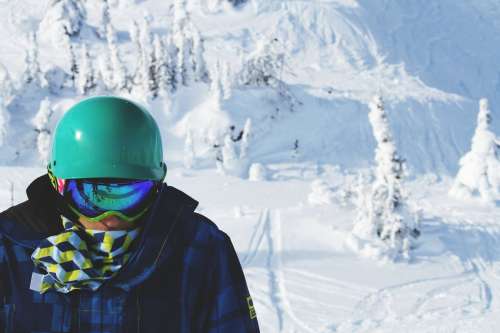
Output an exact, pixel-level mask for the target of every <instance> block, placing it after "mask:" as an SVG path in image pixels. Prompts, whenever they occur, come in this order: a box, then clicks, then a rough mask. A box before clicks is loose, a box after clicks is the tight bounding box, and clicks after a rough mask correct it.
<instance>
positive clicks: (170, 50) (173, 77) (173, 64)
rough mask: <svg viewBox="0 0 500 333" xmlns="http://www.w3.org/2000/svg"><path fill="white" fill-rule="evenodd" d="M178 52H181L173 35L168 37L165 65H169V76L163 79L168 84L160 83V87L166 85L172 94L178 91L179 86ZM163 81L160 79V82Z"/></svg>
mask: <svg viewBox="0 0 500 333" xmlns="http://www.w3.org/2000/svg"><path fill="white" fill-rule="evenodd" d="M178 52H179V50H178V49H177V46H175V43H174V41H173V37H172V35H168V36H167V38H166V42H165V57H166V60H165V63H166V64H167V76H166V77H164V78H163V79H166V82H165V83H160V85H162V84H166V85H167V86H168V87H169V88H170V92H172V93H174V92H175V91H176V90H177V87H178V84H179V83H178V81H177V68H178V66H177V58H178ZM161 79H162V78H161V77H160V80H161Z"/></svg>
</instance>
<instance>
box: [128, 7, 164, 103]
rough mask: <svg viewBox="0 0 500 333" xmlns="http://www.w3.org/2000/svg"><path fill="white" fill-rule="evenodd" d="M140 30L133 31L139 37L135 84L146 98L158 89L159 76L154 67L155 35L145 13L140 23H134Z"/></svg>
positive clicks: (137, 89)
mask: <svg viewBox="0 0 500 333" xmlns="http://www.w3.org/2000/svg"><path fill="white" fill-rule="evenodd" d="M134 26H136V27H137V28H138V31H135V28H134V29H133V30H134V31H133V32H132V33H133V34H134V35H135V36H134V37H133V38H134V39H137V41H136V45H137V47H138V50H137V53H138V58H139V61H138V64H137V68H136V72H135V75H134V85H135V90H136V92H137V93H138V94H139V95H140V96H141V97H142V98H143V99H145V100H147V99H149V98H150V97H152V95H153V91H155V90H157V86H158V83H157V77H156V73H155V67H154V62H155V59H154V49H153V36H152V34H151V29H150V18H149V17H148V16H147V15H145V16H144V17H143V18H142V20H141V21H140V23H139V24H134Z"/></svg>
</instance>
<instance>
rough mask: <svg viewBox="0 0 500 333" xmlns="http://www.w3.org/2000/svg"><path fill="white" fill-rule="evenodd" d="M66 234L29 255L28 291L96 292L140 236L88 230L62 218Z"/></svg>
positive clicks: (137, 231)
mask: <svg viewBox="0 0 500 333" xmlns="http://www.w3.org/2000/svg"><path fill="white" fill-rule="evenodd" d="M63 226H64V229H65V231H64V232H62V233H60V234H57V235H54V236H51V237H48V238H46V239H44V240H42V242H41V243H40V245H39V246H38V248H37V249H35V251H34V252H33V254H32V255H31V259H32V260H33V263H34V264H35V270H34V272H33V276H32V281H31V289H33V290H37V291H39V292H40V293H42V294H43V293H45V292H46V291H47V290H51V289H55V290H56V291H58V292H61V293H68V292H70V291H73V290H77V289H83V290H97V289H98V288H99V287H100V286H101V285H102V284H103V283H104V281H106V280H108V279H110V278H112V277H113V276H114V275H115V274H116V273H117V272H118V271H119V270H120V268H122V266H123V265H124V264H125V262H126V261H127V260H128V258H129V256H130V251H128V250H129V248H130V245H131V244H132V242H133V241H134V240H135V239H136V238H137V236H138V235H139V233H140V228H136V229H133V230H113V231H99V230H89V229H85V228H83V227H81V226H80V225H78V224H75V223H73V222H71V221H70V220H68V219H67V218H65V217H64V216H63Z"/></svg>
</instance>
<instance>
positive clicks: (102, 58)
mask: <svg viewBox="0 0 500 333" xmlns="http://www.w3.org/2000/svg"><path fill="white" fill-rule="evenodd" d="M97 61H98V65H99V70H98V71H97V74H96V83H97V86H98V87H99V89H98V90H108V91H112V90H113V89H114V87H115V84H114V81H113V68H112V67H111V60H110V58H109V54H108V53H107V52H104V53H102V54H100V55H99V56H98V59H97Z"/></svg>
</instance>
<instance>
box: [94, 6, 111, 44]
mask: <svg viewBox="0 0 500 333" xmlns="http://www.w3.org/2000/svg"><path fill="white" fill-rule="evenodd" d="M100 2H101V7H100V10H101V13H100V16H101V17H100V20H99V27H98V30H97V31H98V33H99V36H100V37H101V38H102V39H107V38H108V27H109V26H110V24H111V14H110V10H109V2H108V0H100Z"/></svg>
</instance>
